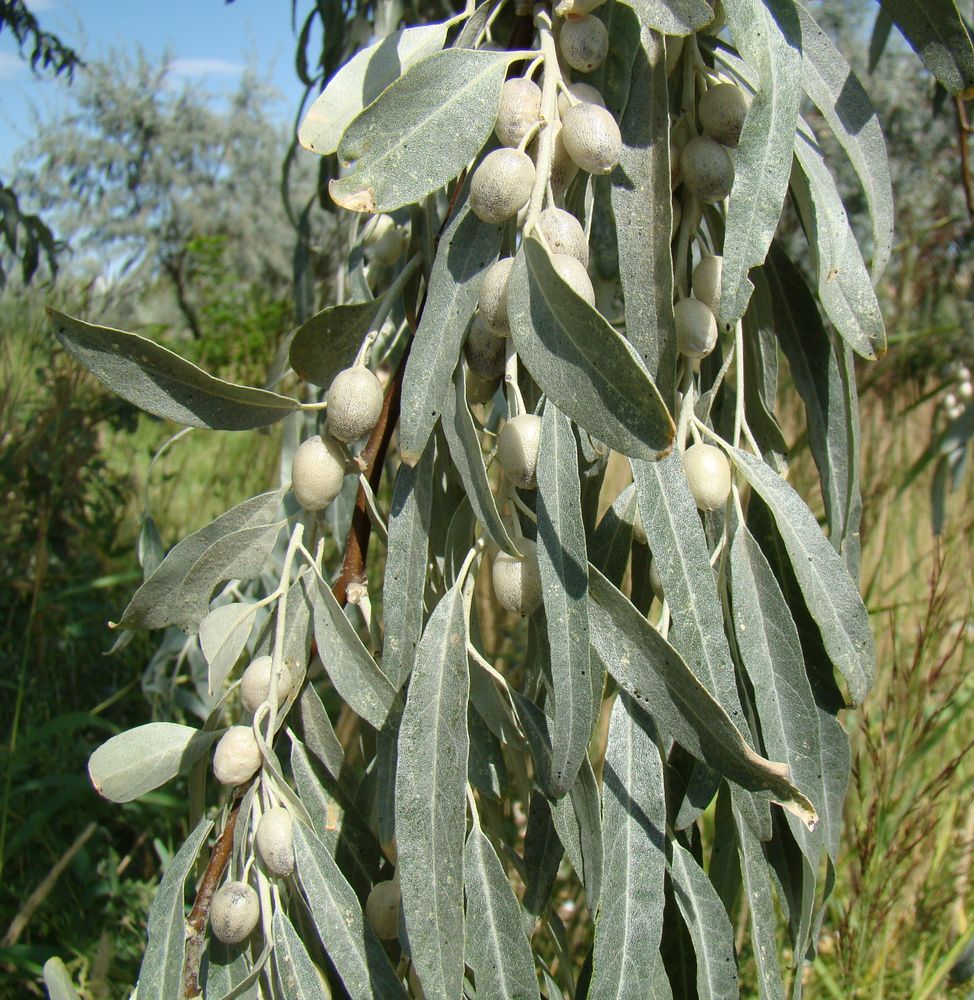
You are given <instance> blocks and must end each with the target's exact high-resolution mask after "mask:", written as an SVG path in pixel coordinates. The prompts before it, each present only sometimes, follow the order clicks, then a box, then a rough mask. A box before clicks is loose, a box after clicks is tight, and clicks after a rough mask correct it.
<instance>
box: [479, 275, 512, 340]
mask: <svg viewBox="0 0 974 1000" xmlns="http://www.w3.org/2000/svg"><path fill="white" fill-rule="evenodd" d="M513 266H514V258H513V257H502V258H501V259H500V260H498V261H496V262H495V263H493V264H491V265H490V267H488V268H487V271H486V273H485V274H484V280H483V281H482V282H481V285H480V297H479V298H478V299H477V308H478V310H479V311H480V316H481V319H483V321H484V322H485V323H486V324H487V326H489V327H490V328H491V330H493V331H494V333H496V334H497V336H498V337H506V336H507V335H508V334H509V333H510V332H511V324H510V323H509V322H508V319H507V279H508V278H510V276H511V268H512V267H513Z"/></svg>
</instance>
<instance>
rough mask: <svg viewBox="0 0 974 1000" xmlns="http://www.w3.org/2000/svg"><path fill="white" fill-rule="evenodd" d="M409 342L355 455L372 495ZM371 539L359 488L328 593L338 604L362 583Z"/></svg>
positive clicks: (396, 407)
mask: <svg viewBox="0 0 974 1000" xmlns="http://www.w3.org/2000/svg"><path fill="white" fill-rule="evenodd" d="M411 346H412V341H410V342H409V343H408V344H407V345H406V350H405V351H404V352H403V355H402V359H401V360H400V362H399V367H398V368H397V369H396V373H395V375H393V376H392V381H391V382H390V383H389V388H388V389H387V390H386V395H385V399H384V400H383V401H382V413H381V414H379V422H378V423H377V424H376V425H375V427H374V428H373V430H372V434H371V436H370V437H369V440H368V443H367V444H366V445H365V447H364V448H363V449H362V454H361V455H360V456H359V458H360V460H361V461H362V462H363V463H364V470H363V472H364V475H365V478H366V479H367V480H368V483H369V485H370V486H371V487H372V492H373V493H378V491H379V482H380V480H381V479H382V466H383V464H384V462H385V457H386V451H388V449H389V442H390V441H391V440H392V435H393V433H394V431H395V429H396V425H397V424H398V423H399V405H400V403H401V402H402V379H403V375H404V374H405V371H406V361H407V360H408V359H409V350H410V347H411ZM371 536H372V521H371V519H370V518H369V512H368V502H367V500H366V497H365V490H363V489H362V487H361V486H359V489H358V495H357V496H356V498H355V513H354V514H353V515H352V526H351V529H350V530H349V532H348V539H347V541H346V542H345V555H344V557H343V559H342V572H341V574H340V576H339V577H338V580H337V581H336V583H335V586H334V587H332V593H333V594H334V595H335V600H336V601H338V603H339V604H345V603H346V601H347V600H348V588H349V586H350V585H351V584H353V583H365V559H366V556H367V555H368V551H369V539H370V538H371Z"/></svg>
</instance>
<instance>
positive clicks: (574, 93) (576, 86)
mask: <svg viewBox="0 0 974 1000" xmlns="http://www.w3.org/2000/svg"><path fill="white" fill-rule="evenodd" d="M565 90H567V91H568V93H567V94H566V93H565V91H564V90H559V91H558V116H559V117H560V118H564V117H565V115H567V114H568V109H569V108H570V107H571V106H572V101H571V99H570V97H569V95H571V97H574V98H575V100H576V101H581V102H582V103H583V104H597V105H598V106H599V107H600V108H604V107H605V98H604V97H603V96H602V94H601V93H600V92H599V90H598V88H597V87H593V86H592V84H590V83H585V82H584V81H583V80H579V81H578V82H577V83H566V84H565Z"/></svg>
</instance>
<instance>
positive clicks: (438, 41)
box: [298, 24, 447, 156]
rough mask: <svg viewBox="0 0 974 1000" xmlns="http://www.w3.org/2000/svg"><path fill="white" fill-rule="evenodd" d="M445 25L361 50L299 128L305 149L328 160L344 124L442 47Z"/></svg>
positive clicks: (421, 27) (427, 27) (401, 33)
mask: <svg viewBox="0 0 974 1000" xmlns="http://www.w3.org/2000/svg"><path fill="white" fill-rule="evenodd" d="M446 30H447V26H446V24H422V25H418V26H417V27H414V28H404V29H403V30H402V31H395V32H393V33H392V34H391V35H386V37H385V38H380V39H379V40H378V41H377V42H373V43H372V44H371V45H369V46H367V47H366V48H364V49H360V50H359V51H358V52H356V53H355V55H354V56H352V58H351V59H349V61H348V62H347V63H345V65H344V66H342V68H341V69H340V70H339V71H338V72H337V73H336V74H335V75H334V76H333V77H332V78H331V79H330V80H329V81H328V86H327V87H325V89H324V90H323V91H322V92H321V93H320V94H319V95H318V97H317V98H316V99H315V101H314V103H313V104H312V105H311V107H310V108H308V111H307V114H305V116H304V121H302V122H301V126H300V128H299V129H298V141H299V142H300V143H301V145H302V146H304V148H305V149H309V150H311V152H312V153H318V154H319V155H321V156H327V155H329V154H330V153H334V152H335V151H336V150H337V149H338V144H339V142H341V138H342V133H343V132H344V131H345V128H346V126H347V125H348V123H349V122H350V121H351V120H352V119H353V118H354V117H355V116H356V115H357V114H358V113H359V112H360V111H361V110H362V108H364V107H365V106H366V105H368V104H371V103H372V102H373V101H374V100H375V99H376V98H377V97H378V96H379V94H381V93H382V91H383V90H385V89H386V87H388V86H389V84H390V83H394V82H395V81H396V80H398V79H399V77H400V76H401V75H402V74H403V73H404V72H405V71H406V70H407V69H408V68H409V67H410V66H411V65H412V64H413V63H415V62H418V61H419V60H420V59H422V58H424V57H425V56H428V55H432V54H433V53H434V52H437V51H438V50H439V49H441V48H443V43H444V41H446Z"/></svg>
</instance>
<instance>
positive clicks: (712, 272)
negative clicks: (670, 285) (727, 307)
mask: <svg viewBox="0 0 974 1000" xmlns="http://www.w3.org/2000/svg"><path fill="white" fill-rule="evenodd" d="M723 269H724V258H723V257H719V256H716V255H714V254H708V255H707V256H706V257H701V258H700V260H699V261H698V262H697V266H696V267H695V268H694V269H693V278H692V284H693V294H694V295H695V296H696V297H697V298H698V299H699V300H700V301H701V302H703V303H704V304H705V305H706V306H707V308H708V309H709V310H710V311H711V312H712V313H713V314H714V315H715V316H716V315H717V307H718V306H719V305H720V277H721V273H722V271H723Z"/></svg>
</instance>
